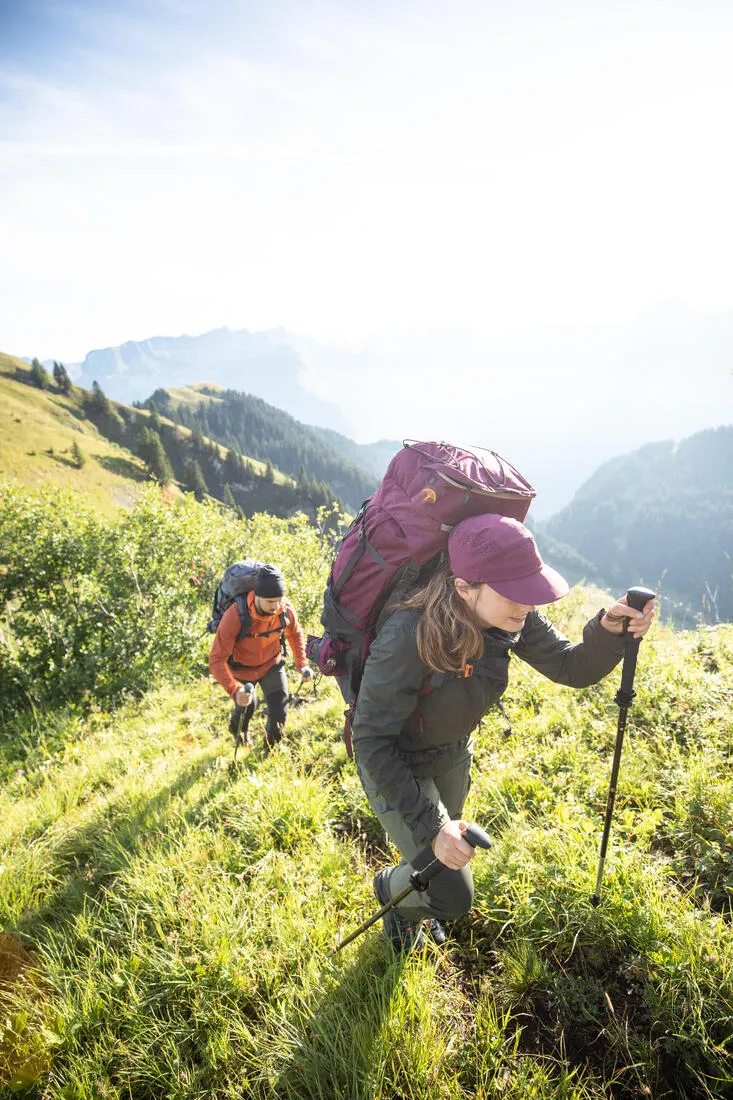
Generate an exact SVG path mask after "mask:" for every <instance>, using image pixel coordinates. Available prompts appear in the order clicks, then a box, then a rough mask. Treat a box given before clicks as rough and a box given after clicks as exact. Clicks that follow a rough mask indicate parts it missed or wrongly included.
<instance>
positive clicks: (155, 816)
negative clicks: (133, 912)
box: [12, 758, 231, 944]
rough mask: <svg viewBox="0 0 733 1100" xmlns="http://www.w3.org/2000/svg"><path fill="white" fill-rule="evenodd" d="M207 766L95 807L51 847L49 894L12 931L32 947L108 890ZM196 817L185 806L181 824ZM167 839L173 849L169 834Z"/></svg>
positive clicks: (212, 791)
mask: <svg viewBox="0 0 733 1100" xmlns="http://www.w3.org/2000/svg"><path fill="white" fill-rule="evenodd" d="M210 767H211V761H210V760H209V759H206V758H204V759H202V760H199V761H197V762H196V763H194V764H192V765H191V766H189V767H188V768H186V769H184V770H182V771H181V772H180V773H178V774H177V775H176V776H175V777H174V778H173V779H171V781H170V782H169V783H166V784H165V785H164V786H162V787H159V788H158V789H157V790H155V791H154V792H153V793H151V794H150V795H149V797H147V798H145V799H141V798H140V797H139V796H138V797H136V800H135V802H134V803H132V804H130V803H129V801H128V800H127V799H126V797H125V795H124V794H123V795H120V796H119V797H118V798H116V799H113V800H112V801H111V802H108V803H106V804H105V805H104V806H102V807H100V811H99V813H98V814H97V815H96V816H95V817H94V818H92V819H91V820H90V821H88V822H86V823H85V824H84V825H81V826H79V827H78V828H76V829H72V830H70V831H69V832H68V833H65V834H63V835H62V836H60V837H59V839H58V840H57V841H56V842H55V844H53V845H52V846H51V854H52V859H53V862H54V882H55V883H56V888H55V890H54V892H53V895H52V896H51V897H50V898H49V899H48V901H47V902H46V903H45V905H43V906H42V907H41V908H38V909H30V910H26V911H25V912H24V913H23V914H22V915H21V916H20V918H19V920H18V922H17V924H16V926H15V928H13V929H12V931H14V932H15V933H16V934H17V935H19V936H21V937H22V938H24V939H25V940H26V941H28V940H30V941H31V943H33V944H37V943H39V942H42V941H43V938H44V934H45V933H46V931H47V930H49V929H54V928H58V927H59V926H60V925H68V924H70V923H71V921H72V920H73V918H74V917H75V916H77V915H78V914H79V913H81V912H82V910H83V909H84V906H85V904H86V902H87V900H88V899H92V900H94V899H95V898H96V897H97V895H98V894H99V893H100V892H101V890H102V888H103V887H106V888H109V886H110V879H111V878H112V877H113V876H114V875H115V874H117V873H118V872H119V871H121V870H123V869H124V868H125V867H126V866H128V864H129V863H130V861H131V859H132V858H134V857H135V855H137V854H138V853H139V852H140V851H141V850H142V848H143V846H144V844H145V842H146V840H147V839H148V837H149V835H150V833H151V831H153V830H154V831H155V832H156V834H157V836H158V837H159V836H160V835H162V834H161V830H160V823H159V818H160V816H161V813H162V812H163V811H164V809H165V807H166V806H168V805H169V804H170V803H171V802H172V801H173V800H174V799H176V798H178V797H180V796H181V795H183V794H185V792H186V791H187V790H188V789H189V788H190V787H192V786H193V785H194V784H195V783H196V782H197V781H198V780H199V779H201V778H202V777H203V775H204V774H205V773H206V772H207V771H208V769H209V768H210ZM230 782H231V778H230V777H229V776H228V775H226V774H222V775H221V777H220V778H218V779H217V780H216V781H215V782H214V783H213V784H212V785H211V786H210V787H208V788H207V792H206V799H207V800H209V799H210V798H213V797H214V796H215V795H216V794H217V793H218V791H219V790H220V789H221V788H222V787H225V786H228V785H229V784H230ZM198 812H199V808H198V804H197V805H194V806H191V807H188V808H187V810H186V812H185V813H183V814H182V815H181V820H182V821H184V822H189V821H191V820H193V819H195V818H196V816H197V814H198ZM169 839H170V845H171V847H172V846H174V845H175V843H176V840H177V834H176V832H175V830H173V831H171V833H170V834H169Z"/></svg>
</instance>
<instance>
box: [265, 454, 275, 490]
mask: <svg viewBox="0 0 733 1100" xmlns="http://www.w3.org/2000/svg"><path fill="white" fill-rule="evenodd" d="M264 478H265V481H267V482H269V483H270V484H271V483H272V482H273V481H274V480H275V471H274V469H273V467H272V463H271V462H270V460H269V458H268V460H267V465H266V466H265V473H264Z"/></svg>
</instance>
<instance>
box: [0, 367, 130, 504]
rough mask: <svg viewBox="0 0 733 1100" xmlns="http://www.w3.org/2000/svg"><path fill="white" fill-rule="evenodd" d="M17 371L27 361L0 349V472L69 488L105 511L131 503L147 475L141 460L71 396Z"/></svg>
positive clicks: (22, 480) (33, 483) (37, 483)
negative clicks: (103, 431)
mask: <svg viewBox="0 0 733 1100" xmlns="http://www.w3.org/2000/svg"><path fill="white" fill-rule="evenodd" d="M19 370H20V371H24V372H26V373H28V374H30V368H29V367H27V366H26V364H25V363H23V362H21V361H20V360H19V359H14V358H12V357H11V356H8V355H3V354H1V353H0V471H2V475H3V476H4V477H7V478H10V479H12V480H14V481H18V482H20V483H21V484H23V485H27V486H29V487H31V488H35V487H38V486H41V485H44V486H54V487H56V486H58V487H62V486H65V487H70V488H72V489H74V490H76V491H78V492H80V493H83V494H84V496H85V497H86V498H87V499H88V500H89V501H91V502H92V503H93V504H94V505H95V507H97V508H99V509H100V510H101V511H102V512H104V513H108V514H111V513H112V512H114V511H115V510H116V508H118V507H119V506H125V507H129V506H130V505H131V504H132V503H133V501H134V500H135V497H136V496H137V490H138V487H139V486H140V485H141V484H142V483H143V482H144V481H146V480H147V475H146V473H145V470H144V467H143V465H142V463H141V462H140V460H139V459H138V458H137V457H136V456H135V455H133V454H131V453H130V452H129V451H128V450H126V449H125V448H124V447H119V446H117V445H116V444H115V443H110V442H109V441H108V440H107V439H105V438H104V437H103V436H101V435H100V434H99V432H98V431H97V430H96V428H95V427H94V426H93V425H92V424H91V423H90V422H89V421H88V420H86V419H85V418H84V417H83V416H82V417H80V416H79V409H78V408H77V407H76V405H75V404H74V402H73V400H71V399H70V398H69V397H64V395H63V394H59V393H57V392H55V391H52V390H39V389H36V388H35V387H33V386H29V385H25V384H24V383H23V382H19V381H17V380H16V379H15V377H14V375H15V373H16V371H19ZM74 442H77V443H78V444H79V447H80V448H81V450H82V452H83V453H84V455H85V456H86V458H87V462H86V464H85V465H84V467H83V468H82V469H77V467H76V465H75V463H74V461H73V458H72V454H71V449H72V447H73V445H74ZM51 450H52V453H49V452H50V451H51Z"/></svg>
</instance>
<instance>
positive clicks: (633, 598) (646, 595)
mask: <svg viewBox="0 0 733 1100" xmlns="http://www.w3.org/2000/svg"><path fill="white" fill-rule="evenodd" d="M654 597H655V593H654V592H652V590H651V589H650V588H641V587H637V588H630V589H629V590H628V592H627V593H626V602H627V603H628V605H629V607H633V608H634V610H635V611H643V610H644V606H645V604H647V603H648V602H649V600H653V599H654ZM628 627H629V621H628V619H626V620H625V621H624V634H626V633H627V631H628ZM640 643H641V638H635V637H634V636H633V635H627V638H626V648H625V651H624V663H623V667H622V669H621V685H620V687H619V689H618V691H617V692H616V695H615V698H614V702H615V703H617V704H618V707H619V712H618V730H617V733H616V747H615V749H614V753H613V764H612V765H611V781H610V783H609V787H608V802H607V804H606V820H605V822H604V824H603V837H602V839H601V851H600V856H599V862H598V876H597V878H596V889H595V893H594V894H593V895H592V897H591V899H590V903H591V905H592V906H593V907H594V908H595V907H596V906H597V905H599V904H600V901H601V879H602V878H603V867H604V864H605V862H606V852H607V851H608V837H609V834H610V832H611V818H612V817H613V807H614V803H615V801H616V783H617V781H618V770H619V766H620V764H621V749H622V748H623V744H624V732H625V730H626V716H627V714H628V712H629V707H630V706H631V702H632V700H633V698H634V696H635V695H636V692H635V691H634V673H635V672H636V659H637V657H638V655H639V645H640Z"/></svg>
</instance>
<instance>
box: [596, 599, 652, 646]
mask: <svg viewBox="0 0 733 1100" xmlns="http://www.w3.org/2000/svg"><path fill="white" fill-rule="evenodd" d="M642 598H643V597H642ZM655 615H656V612H655V610H654V600H648V601H647V603H645V604H644V610H643V611H636V610H635V608H633V607H629V605H628V603H627V602H626V597H625V596H621V598H620V599H618V600H616V603H615V604H613V606H612V607H609V609H608V611H607V612H606V613H605V615H604V616H603V618H602V619H601V626H602V627H605V629H606V630H608V631H609V633H611V634H623V632H624V622H625V621H626V622H628V624H629V627H628V630H629V634H632V635H633V636H634V637H635V638H643V637H644V635H645V634H646V632H647V630H648V629H649V627H650V626H651V625H652V619H653V618H654V616H655Z"/></svg>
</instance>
